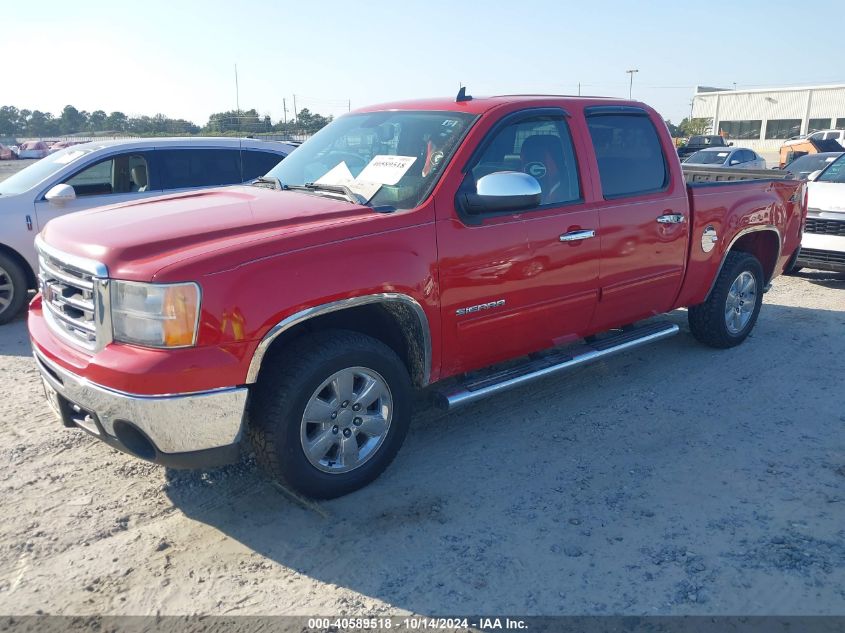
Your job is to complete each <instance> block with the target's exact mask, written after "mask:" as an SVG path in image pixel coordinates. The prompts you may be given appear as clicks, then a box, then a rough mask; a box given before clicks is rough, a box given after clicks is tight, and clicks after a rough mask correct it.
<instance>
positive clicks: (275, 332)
mask: <svg viewBox="0 0 845 633" xmlns="http://www.w3.org/2000/svg"><path fill="white" fill-rule="evenodd" d="M373 303H400V304H402V305H404V306H406V307H408V308H411V310H412V311H413V313H414V314H415V315H416V317H417V320H418V321H419V325H420V329H421V330H422V336H423V386H425V385H428V384H429V383H430V380H431V330H430V329H429V324H428V317H426V315H425V311H424V310H423V308H422V306H421V305H420V304H419V302H417V300H416V299H414V298H413V297H410V296H408V295H406V294H401V293H396V292H384V293H378V294H372V295H362V296H359V297H350V298H348V299H341V300H339V301H331V302H329V303H323V304H320V305H317V306H313V307H310V308H305V309H304V310H300V311H299V312H296V313H294V314H292V315H290V316H289V317H286V318H284V319H282V320H281V321H279V322H278V323H277V324H276V325H274V326H273V327H272V328H270V330H269V331H268V332H267V334H265V335H264V337H263V338H262V339H261V342H260V343H259V344H258V348H257V349H256V350H255V353H254V354H253V355H252V360H251V361H250V363H249V370H248V371H247V375H246V382H247V384H254V383H255V381H256V380H258V373H259V372H260V371H261V363H262V362H263V360H264V355H265V354H266V353H267V350H268V349H270V345H272V343H273V341H275V340H276V338H278V337H279V336H280V335H281V334H282V333H284V332H286V331H287V330H290V329H291V328H292V327H295V326H297V325H299V324H301V323H304V322H305V321H308V320H309V319H313V318H315V317H319V316H322V315H324V314H329V313H330V312H338V311H340V310H346V309H348V308H355V307H358V306H363V305H369V304H373Z"/></svg>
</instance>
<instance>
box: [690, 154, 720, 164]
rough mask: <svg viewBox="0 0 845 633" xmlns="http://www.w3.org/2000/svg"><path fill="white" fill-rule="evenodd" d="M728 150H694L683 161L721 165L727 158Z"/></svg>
mask: <svg viewBox="0 0 845 633" xmlns="http://www.w3.org/2000/svg"><path fill="white" fill-rule="evenodd" d="M729 153H730V152H696V153H695V154H693V155H692V156H690V157H689V158H687V160H686V161H685V162H687V163H693V164H695V165H721V164H722V163H724V162H725V160H726V159H727V158H728V154H729Z"/></svg>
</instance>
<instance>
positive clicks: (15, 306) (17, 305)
mask: <svg viewBox="0 0 845 633" xmlns="http://www.w3.org/2000/svg"><path fill="white" fill-rule="evenodd" d="M28 289H29V288H28V287H27V283H26V273H25V272H24V270H23V268H21V266H20V264H18V263H17V262H16V261H15V260H13V259H12V258H11V257H9V256H8V255H6V254H4V253H0V325H3V324H4V323H8V322H9V321H11V320H12V319H14V318H15V317H16V316H17V315H18V313H19V312H20V311H21V309H22V308H23V307H24V305H26V299H27V290H28Z"/></svg>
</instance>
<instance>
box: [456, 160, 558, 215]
mask: <svg viewBox="0 0 845 633" xmlns="http://www.w3.org/2000/svg"><path fill="white" fill-rule="evenodd" d="M475 191H476V193H467V194H465V195H464V201H465V206H464V208H465V210H466V211H467V212H468V213H473V214H476V213H485V212H497V211H521V210H523V209H531V208H533V207H538V206H540V202H541V201H542V194H543V190H542V189H541V188H540V183H539V182H537V179H536V178H534V176H529V175H528V174H526V173H523V172H521V171H497V172H494V173H492V174H487V175H486V176H482V177H481V178H479V179H478V182H477V183H476V186H475Z"/></svg>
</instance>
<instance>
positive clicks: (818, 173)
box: [807, 169, 822, 182]
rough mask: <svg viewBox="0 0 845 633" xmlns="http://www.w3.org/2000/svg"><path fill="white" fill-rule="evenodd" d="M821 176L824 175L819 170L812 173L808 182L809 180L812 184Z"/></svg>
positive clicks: (808, 177)
mask: <svg viewBox="0 0 845 633" xmlns="http://www.w3.org/2000/svg"><path fill="white" fill-rule="evenodd" d="M821 175H822V170H821V169H817V170H816V171H814V172H812V173H811V174H810V175H809V176H807V180H809V181H810V182H813V181H815V180H816V178H818V177H819V176H821Z"/></svg>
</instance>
